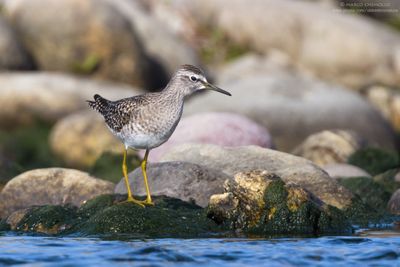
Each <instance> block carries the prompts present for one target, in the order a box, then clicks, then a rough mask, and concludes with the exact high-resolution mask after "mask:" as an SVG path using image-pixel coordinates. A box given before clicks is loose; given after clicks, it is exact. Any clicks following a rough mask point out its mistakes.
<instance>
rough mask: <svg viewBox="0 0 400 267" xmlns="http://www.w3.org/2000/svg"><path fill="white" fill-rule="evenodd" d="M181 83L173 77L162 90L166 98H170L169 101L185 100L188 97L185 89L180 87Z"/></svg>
mask: <svg viewBox="0 0 400 267" xmlns="http://www.w3.org/2000/svg"><path fill="white" fill-rule="evenodd" d="M179 86H181V85H179V83H177V82H176V81H175V80H174V79H172V80H171V81H170V82H169V83H168V84H167V86H166V87H165V88H164V90H163V91H162V92H161V93H162V95H163V96H164V97H165V98H168V100H169V101H173V100H175V101H178V102H183V100H184V99H185V97H186V94H185V90H182V88H179Z"/></svg>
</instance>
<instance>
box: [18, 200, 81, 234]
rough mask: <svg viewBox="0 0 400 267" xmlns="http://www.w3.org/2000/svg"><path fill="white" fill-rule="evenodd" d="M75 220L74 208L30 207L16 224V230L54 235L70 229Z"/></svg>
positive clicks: (53, 206)
mask: <svg viewBox="0 0 400 267" xmlns="http://www.w3.org/2000/svg"><path fill="white" fill-rule="evenodd" d="M75 220H76V208H75V207H72V206H55V205H45V206H38V207H32V208H31V209H30V210H29V211H28V213H27V214H26V215H25V216H24V217H23V218H22V220H21V221H19V222H18V224H17V227H16V230H17V231H29V232H40V233H47V234H56V233H60V232H62V231H64V230H66V229H69V228H70V227H72V225H73V224H74V222H75Z"/></svg>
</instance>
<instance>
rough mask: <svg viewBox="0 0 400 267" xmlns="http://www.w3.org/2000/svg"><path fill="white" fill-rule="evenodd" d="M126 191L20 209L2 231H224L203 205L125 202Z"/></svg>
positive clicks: (3, 224)
mask: <svg viewBox="0 0 400 267" xmlns="http://www.w3.org/2000/svg"><path fill="white" fill-rule="evenodd" d="M125 199H126V195H101V196H98V197H96V198H94V199H91V200H89V201H87V202H86V203H85V204H84V205H82V206H81V207H80V208H76V207H73V206H68V205H67V206H60V205H44V206H35V207H31V208H28V209H24V210H21V211H16V212H14V213H13V214H11V215H10V216H9V217H8V218H6V219H5V220H3V221H1V222H0V231H6V230H15V231H23V232H35V233H45V234H51V235H68V234H73V235H83V236H86V235H107V236H110V235H119V234H123V235H129V236H131V237H200V236H209V235H211V234H213V235H215V234H217V233H221V230H223V228H222V227H220V226H218V225H216V224H215V223H214V222H213V221H212V220H210V219H208V218H207V216H206V213H205V210H204V209H202V208H201V207H199V206H197V205H194V204H191V203H188V202H184V201H181V200H179V199H175V198H169V197H164V196H160V197H154V199H153V200H154V203H155V205H154V206H148V207H145V208H143V207H141V206H138V205H136V204H133V203H127V202H124V200H125Z"/></svg>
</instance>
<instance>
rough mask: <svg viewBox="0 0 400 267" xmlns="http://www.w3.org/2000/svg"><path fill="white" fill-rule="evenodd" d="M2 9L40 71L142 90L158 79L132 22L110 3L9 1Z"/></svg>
mask: <svg viewBox="0 0 400 267" xmlns="http://www.w3.org/2000/svg"><path fill="white" fill-rule="evenodd" d="M4 9H5V11H6V12H5V13H6V14H7V17H8V20H9V21H10V23H11V24H12V26H13V27H14V28H15V29H16V31H17V32H18V35H19V37H20V38H21V41H22V43H23V44H24V46H26V48H27V49H28V51H29V52H30V53H31V54H32V56H33V57H34V59H35V61H36V63H37V65H38V67H39V68H40V69H43V70H52V71H53V70H56V71H64V72H75V73H82V74H89V75H92V76H94V77H100V78H104V79H109V80H117V81H122V82H127V83H131V84H134V85H138V86H146V85H147V84H148V83H149V82H150V81H151V79H154V77H150V76H149V74H150V73H149V62H148V59H147V58H146V56H145V53H144V51H143V48H142V46H141V44H140V41H139V40H138V38H137V36H136V33H135V32H134V31H133V29H132V27H131V25H130V23H129V21H128V20H127V19H126V18H125V17H124V16H123V15H122V14H121V12H119V11H118V10H116V9H115V8H113V7H112V5H110V4H109V3H107V2H106V1H103V0H100V1H98V0H89V1H84V2H82V1H79V0H72V1H70V0H60V1H51V0H45V1H42V0H41V1H38V0H33V1H31V0H20V1H7V2H5V4H4Z"/></svg>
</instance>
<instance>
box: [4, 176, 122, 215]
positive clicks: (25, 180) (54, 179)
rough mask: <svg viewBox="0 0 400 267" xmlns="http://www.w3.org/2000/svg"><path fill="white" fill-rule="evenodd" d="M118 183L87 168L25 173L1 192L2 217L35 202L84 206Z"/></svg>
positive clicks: (110, 190) (36, 203)
mask: <svg viewBox="0 0 400 267" xmlns="http://www.w3.org/2000/svg"><path fill="white" fill-rule="evenodd" d="M113 188H114V185H113V184H112V183H110V182H107V181H103V180H100V179H96V178H94V177H91V176H89V175H88V174H87V173H85V172H81V171H77V170H72V169H63V168H48V169H37V170H32V171H28V172H25V173H22V174H21V175H19V176H17V177H15V178H13V179H12V180H10V181H9V182H8V183H7V184H6V186H5V187H4V188H3V190H2V191H1V193H0V218H3V217H5V216H8V215H9V214H11V213H12V212H14V211H16V210H19V209H23V208H27V207H31V206H34V205H48V204H52V205H64V204H67V203H70V204H72V205H75V206H80V205H81V204H82V203H83V202H84V201H85V200H88V199H90V198H93V197H94V196H97V195H100V194H105V193H110V192H112V190H113Z"/></svg>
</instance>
